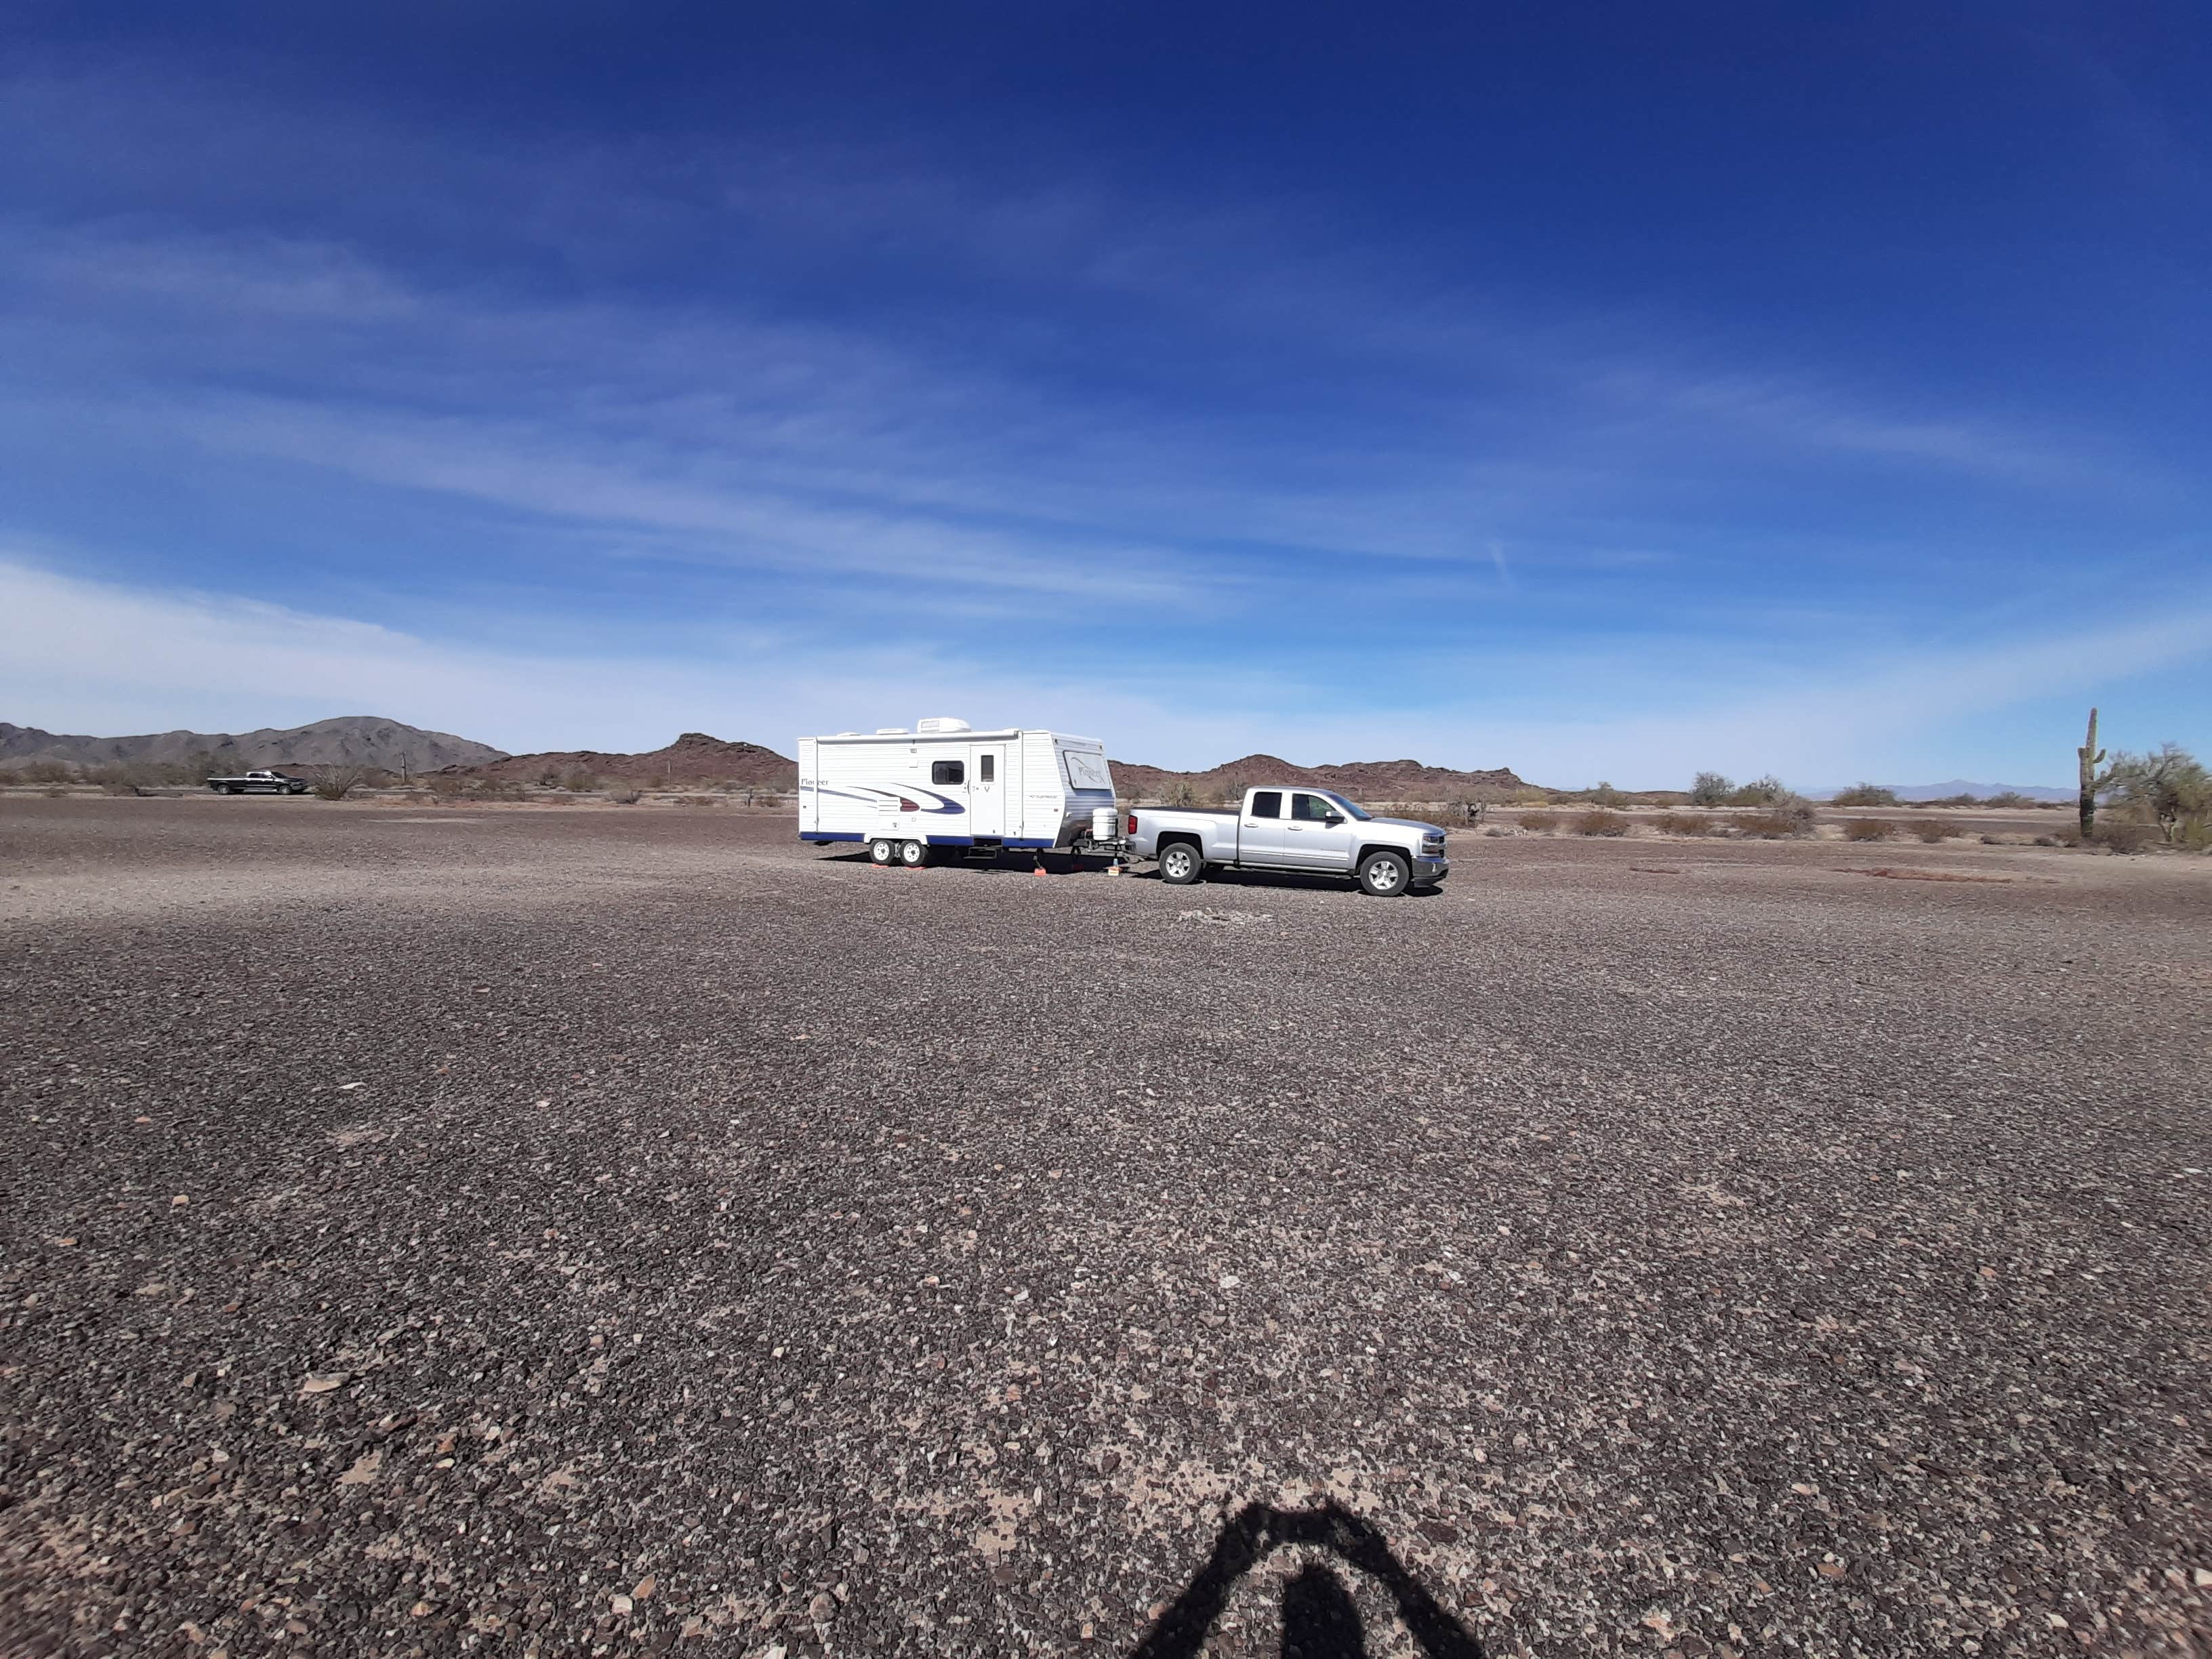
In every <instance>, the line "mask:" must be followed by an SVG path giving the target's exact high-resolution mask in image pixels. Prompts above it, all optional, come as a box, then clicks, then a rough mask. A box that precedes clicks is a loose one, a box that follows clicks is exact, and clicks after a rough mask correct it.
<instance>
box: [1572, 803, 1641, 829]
mask: <svg viewBox="0 0 2212 1659" xmlns="http://www.w3.org/2000/svg"><path fill="white" fill-rule="evenodd" d="M1628 829H1629V824H1628V820H1627V819H1626V817H1622V816H1621V815H1620V813H1618V812H1608V811H1606V809H1605V808H1603V807H1602V806H1601V807H1599V808H1597V809H1596V810H1595V811H1589V812H1583V813H1578V814H1577V816H1576V818H1575V833H1576V834H1577V835H1578V836H1625V835H1626V834H1627V833H1628Z"/></svg>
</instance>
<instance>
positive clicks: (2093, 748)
mask: <svg viewBox="0 0 2212 1659" xmlns="http://www.w3.org/2000/svg"><path fill="white" fill-rule="evenodd" d="M2074 752H2075V755H2077V756H2078V757H2080V758H2081V839H2082V840H2084V841H2087V840H2088V839H2089V837H2090V836H2093V835H2095V834H2096V833H2097V769H2098V768H2099V767H2100V766H2102V765H2103V764H2104V763H2105V751H2104V750H2101V749H2100V748H2098V747H2097V711H2096V710H2095V709H2093V708H2092V709H2091V710H2090V711H2089V740H2088V741H2087V743H2085V744H2082V745H2081V747H2080V748H2079V749H2077V750H2075V751H2074Z"/></svg>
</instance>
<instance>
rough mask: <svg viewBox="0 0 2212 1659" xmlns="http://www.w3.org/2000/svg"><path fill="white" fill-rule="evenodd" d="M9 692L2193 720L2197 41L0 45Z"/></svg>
mask: <svg viewBox="0 0 2212 1659" xmlns="http://www.w3.org/2000/svg"><path fill="white" fill-rule="evenodd" d="M9 16H10V18H11V19H12V20H13V21H11V22H9V23H8V24H7V25H5V26H4V28H5V33H0V362H4V363H5V364H6V373H5V374H4V375H0V646H4V651H0V718H7V719H13V720H17V721H21V722H24V723H29V724H36V725H41V726H50V727H55V728H58V729H67V730H76V731H92V732H112V731H133V730H146V729H164V728H168V727H173V726H197V727H202V728H208V727H225V728H236V727H241V726H260V725H269V724H289V723H292V722H294V721H296V720H310V719H314V718H319V717H321V716H324V715H327V714H341V713H356V712H374V713H380V714H391V715H394V716H397V717H398V718H400V719H404V720H410V721H414V722H416V723H418V724H422V725H426V726H435V727H438V728H441V729H444V730H448V731H456V732H463V733H465V734H467V735H470V736H472V737H477V738H483V739H484V740H487V741H489V742H493V743H496V744H500V745H501V746H502V747H505V748H508V749H513V750H524V749H534V748H540V747H554V746H559V747H567V746H572V745H579V746H594V747H602V748H617V749H628V748H639V747H651V746H653V745H656V744H659V743H661V742H664V741H665V740H666V739H667V738H669V737H671V736H672V735H673V734H674V732H676V731H678V730H679V729H684V728H701V729H705V730H708V731H712V732H717V733H718V734H720V735H723V736H728V737H743V738H751V739H754V740H757V741H762V742H767V743H771V744H775V745H776V746H778V747H781V748H784V749H786V750H787V752H788V747H789V744H790V742H791V740H792V738H793V736H794V735H795V734H796V733H797V732H800V731H802V730H837V729H841V728H843V727H847V726H876V725H891V724H906V723H908V722H910V721H911V720H913V719H915V717H917V716H919V715H922V714H935V713H948V714H963V715H965V716H967V717H968V718H969V719H971V720H976V721H977V722H978V723H981V722H984V721H990V722H994V723H997V722H1009V723H1011V722H1021V723H1025V724H1029V723H1034V724H1050V725H1054V726H1060V727H1062V728H1064V729H1068V730H1073V731H1077V732H1088V733H1091V734H1093V735H1097V736H1100V737H1103V738H1105V739H1106V740H1107V743H1108V744H1109V748H1110V750H1112V752H1114V753H1115V755H1117V756H1120V757H1125V758H1128V759H1133V760H1146V761H1152V762H1156V763H1164V764H1198V765H1204V764H1208V763H1212V762H1214V761H1217V760H1219V759H1223V758H1225V757H1229V756H1231V755H1235V754H1241V753H1244V752H1247V751H1249V750H1255V749H1267V750H1273V751H1275V752H1278V753H1281V754H1284V755H1286V756H1288V757H1291V758H1293V759H1296V760H1299V761H1304V762H1316V761H1328V760H1344V759H1353V758H1380V757H1395V756H1400V755H1413V756H1417V757H1420V758H1422V759H1425V760H1429V761H1431V762H1436V763H1448V764H1457V765H1497V764H1510V765H1512V766H1514V767H1515V768H1516V769H1519V770H1520V771H1521V772H1522V773H1523V774H1524V775H1528V776H1531V777H1535V778H1540V779H1542V780H1544V781H1553V782H1559V783H1565V784H1572V783H1586V782H1590V781H1595V780H1597V779H1599V778H1601V777H1603V778H1607V779H1609V780H1610V781H1614V782H1616V783H1620V784H1624V785H1644V786H1655V785H1665V784H1675V783H1680V782H1681V781H1684V780H1686V777H1687V775H1688V774H1689V773H1690V772H1691V771H1692V770H1693V769H1697V768H1699V767H1704V766H1716V767H1719V768H1721V769H1725V770H1729V771H1731V772H1735V773H1738V774H1744V773H1751V772H1759V771H1765V770H1770V769H1771V770H1776V771H1779V772H1780V773H1782V774H1783V775H1784V776H1785V777H1788V778H1790V779H1791V780H1792V781H1797V782H1800V783H1805V784H1820V783H1832V782H1837V781H1850V779H1852V778H1855V777H1859V776H1879V777H1883V778H1888V779H1893V780H1907V781H1909V780H1913V779H1920V778H1933V777H1946V776H1953V775H1967V776H1973V777H1978V778H1984V779H1998V778H2002V779H2003V780H2005V781H2026V782H2036V781H2063V780H2064V779H2065V778H2066V777H2067V775H2068V774H2069V767H2070V761H2071V754H2070V749H2071V745H2072V744H2075V743H2077V742H2079V740H2080V738H2079V735H2078V730H2079V726H2080V724H2081V717H2082V714H2083V713H2084V712H2085V709H2086V706H2087V704H2088V703H2089V702H2099V703H2101V704H2102V705H2103V706H2104V708H2105V709H2106V733H2107V737H2108V740H2109V741H2112V742H2116V743H2124V744H2130V745H2132V746H2137V747H2142V746H2147V745H2149V744H2155V743H2156V742H2158V741H2160V740H2162V739H2165V738H2176V739H2179V740H2180V741H2183V742H2186V743H2190V744H2192V745H2193V746H2195V747H2197V748H2198V749H2199V750H2200V751H2201V750H2204V749H2207V748H2212V690H2208V679H2207V672H2206V671H2207V668H2208V665H2212V559H2208V556H2207V554H2208V538H2209V537H2212V523H2209V522H2208V514H2207V509H2208V507H2212V482H2208V472H2207V467H2206V465H2205V458H2206V457H2207V455H2208V454H2212V392H2208V389H2207V388H2208V386H2212V374H2208V373H2207V364H2208V362H2212V306H2208V286H2207V281H2206V272H2207V271H2208V270H2212V100H2207V99H2206V98H2205V97H2204V96H2203V88H2205V87H2206V86H2207V85H2212V19H2208V18H2207V16H2206V15H2205V14H2204V13H2203V10H2202V9H2201V8H2199V7H2197V6H2194V5H2189V4H2178V3H2177V4H2171V5H2131V4H2118V5H2112V4H2103V5H2097V6H2086V5H2085V6H2079V7H2073V6H2039V5H2033V4H2031V5H2021V4H2003V5H1997V4H1986V5H1974V4H1966V5H1957V6H1945V7H1934V8H1931V7H1927V6H1924V5H1887V6H1886V5H1870V6H1866V7H1861V8H1810V7H1777V6H1773V5H1771V4H1757V5H1750V4H1747V5H1727V4H1707V5H1698V6H1684V7H1652V6H1649V5H1619V6H1595V5H1593V6H1558V7H1541V8H1529V7H1515V8H1510V9H1509V8H1504V7H1473V8H1469V7H1407V8H1384V9H1379V10H1378V9H1374V8H1362V9H1354V8H1348V7H1346V8H1328V9H1322V8H1300V7H1285V6H1282V5H1271V6H1267V7H1265V8H1261V7H1228V6H1223V7H1215V8H1188V7H1182V8H1165V7H1154V8H1147V7H1142V6H1138V7H1127V6H1124V7H1111V8H1109V7H1100V6H1089V7H1078V6H1073V5H1050V4H1034V3H1032V4H1025V5H1013V4H1006V5H1000V6H935V7H920V8H916V7H890V6H882V7H863V6H850V5H837V4H823V3H812V4H809V5H807V6H804V7H788V8H782V9H748V8H737V7H730V6H726V5H720V6H702V7H696V8H685V7H659V8H647V7H637V6H626V7H617V6H613V5H606V6H593V7H577V6H563V5H560V4H557V3H550V0H538V3H533V4H530V5H526V6H525V5H519V4H518V5H479V6H468V5H460V6H454V5H437V6H429V5H424V6H410V5H405V4H395V5H387V6H383V7H379V8H374V9H367V8H363V9H341V8H326V7H301V6H297V5H283V6H270V7H265V8H264V7H236V6H224V5H220V4H216V5H206V6H196V7H191V8H181V7H174V6H166V5H165V6H159V7H149V8H145V9H143V10H142V9H132V8H125V7H100V6H86V5H82V4H72V5H67V6H63V5H52V6H48V5H43V4H33V5H29V6H27V7H26V6H21V5H19V6H17V7H16V8H15V9H13V10H12V11H11V12H10V13H9Z"/></svg>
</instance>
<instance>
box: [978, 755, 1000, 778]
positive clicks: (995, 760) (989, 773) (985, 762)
mask: <svg viewBox="0 0 2212 1659" xmlns="http://www.w3.org/2000/svg"><path fill="white" fill-rule="evenodd" d="M981 765H982V768H983V781H984V782H986V783H989V782H990V781H992V780H994V778H996V777H997V776H998V775H999V757H997V756H996V755H986V756H984V757H982V760H981Z"/></svg>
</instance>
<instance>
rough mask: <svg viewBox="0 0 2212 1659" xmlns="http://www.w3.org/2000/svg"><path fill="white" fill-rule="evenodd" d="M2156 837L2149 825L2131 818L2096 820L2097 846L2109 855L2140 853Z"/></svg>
mask: <svg viewBox="0 0 2212 1659" xmlns="http://www.w3.org/2000/svg"><path fill="white" fill-rule="evenodd" d="M2157 836H2158V832H2157V831H2156V830H2155V829H2153V828H2152V827H2151V826H2150V825H2149V824H2148V823H2138V822H2137V821H2136V820H2135V819H2133V818H2100V819H2098V820H2097V835H2096V842H2097V844H2098V845H2099V846H2100V847H2102V848H2105V850H2106V851H2107V852H2110V853H2140V852H2142V850H2143V849H2144V848H2147V847H2148V846H2149V845H2150V844H2151V842H2153V841H2154V839H2156V838H2157Z"/></svg>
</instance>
